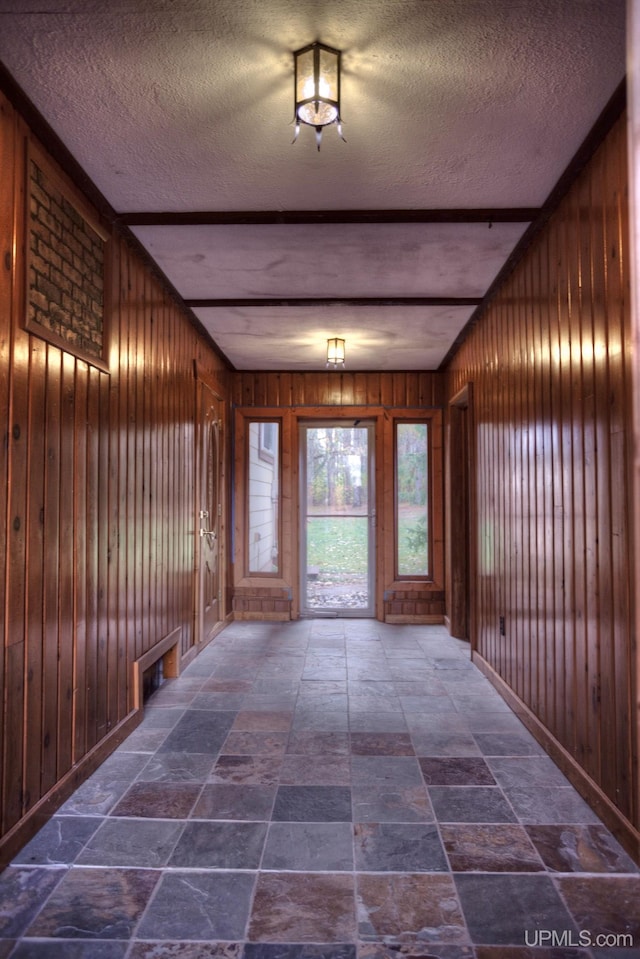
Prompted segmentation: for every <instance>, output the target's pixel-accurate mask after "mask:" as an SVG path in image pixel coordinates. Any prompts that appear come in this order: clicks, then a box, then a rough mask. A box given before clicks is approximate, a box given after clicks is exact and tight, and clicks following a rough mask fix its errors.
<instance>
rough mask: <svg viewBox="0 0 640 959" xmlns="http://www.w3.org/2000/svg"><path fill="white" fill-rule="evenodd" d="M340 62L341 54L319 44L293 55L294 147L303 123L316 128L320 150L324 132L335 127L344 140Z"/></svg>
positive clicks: (313, 44) (309, 46)
mask: <svg viewBox="0 0 640 959" xmlns="http://www.w3.org/2000/svg"><path fill="white" fill-rule="evenodd" d="M340 58H341V53H340V51H339V50H334V49H333V47H327V46H325V44H324V43H317V42H316V43H310V44H309V45H308V46H306V47H302V49H301V50H296V51H295V52H294V54H293V62H294V67H295V78H294V122H295V125H296V132H295V136H294V138H293V142H294V143H295V142H296V140H297V139H298V134H299V133H300V124H301V123H305V124H307V126H310V127H315V130H316V143H317V144H318V150H319V149H320V144H321V142H322V131H323V130H324V128H325V127H328V126H331V124H332V123H335V124H336V126H337V128H338V133H339V134H340V136H341V137H342V139H343V140H344V137H343V136H342V122H341V120H340Z"/></svg>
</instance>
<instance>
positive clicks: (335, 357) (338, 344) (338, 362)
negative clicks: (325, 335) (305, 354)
mask: <svg viewBox="0 0 640 959" xmlns="http://www.w3.org/2000/svg"><path fill="white" fill-rule="evenodd" d="M344 355H345V353H344V340H343V339H342V338H341V337H339V336H332V337H331V339H329V340H327V369H329V367H331V366H332V367H333V369H334V370H337V369H344Z"/></svg>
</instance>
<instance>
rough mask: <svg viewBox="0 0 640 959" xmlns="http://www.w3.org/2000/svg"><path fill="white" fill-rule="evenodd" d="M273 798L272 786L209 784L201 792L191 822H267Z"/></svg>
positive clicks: (274, 789)
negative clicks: (212, 820) (245, 820)
mask: <svg viewBox="0 0 640 959" xmlns="http://www.w3.org/2000/svg"><path fill="white" fill-rule="evenodd" d="M275 796H276V787H275V786H263V785H254V786H252V785H249V786H247V785H240V784H237V783H212V784H211V785H207V786H205V787H204V788H203V790H202V792H201V793H200V795H199V797H198V801H197V802H196V804H195V806H194V808H193V811H192V813H191V818H192V819H247V820H254V821H258V822H259V821H268V820H269V819H270V817H271V810H272V809H273V803H274V800H275Z"/></svg>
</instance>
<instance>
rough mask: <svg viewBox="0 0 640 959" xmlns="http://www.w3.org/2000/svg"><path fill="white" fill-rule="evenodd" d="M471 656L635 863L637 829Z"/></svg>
mask: <svg viewBox="0 0 640 959" xmlns="http://www.w3.org/2000/svg"><path fill="white" fill-rule="evenodd" d="M471 658H472V660H473V662H474V663H475V665H476V666H477V667H478V669H479V670H480V671H481V672H482V673H484V675H485V676H486V677H487V679H488V680H489V681H490V683H491V684H492V685H493V686H494V687H495V688H496V689H497V691H498V692H499V693H500V695H501V696H502V698H503V699H504V700H505V702H507V703H508V705H509V706H510V707H511V709H512V710H513V712H514V713H515V714H516V715H517V717H518V719H520V720H521V721H522V723H523V724H524V725H525V726H526V727H527V729H528V730H529V732H530V733H531V734H532V735H533V736H535V738H536V739H537V741H538V742H539V743H540V745H541V746H542V748H543V749H544V750H545V752H546V753H547V754H548V755H549V756H550V757H551V759H553V761H554V762H555V764H556V765H557V766H559V768H560V769H561V770H562V772H563V773H564V775H565V776H566V777H567V779H568V780H569V782H570V783H571V784H572V786H574V787H575V788H576V789H577V791H578V792H579V793H580V795H581V796H582V798H583V799H584V800H585V802H587V803H589V805H590V806H591V808H592V809H593V811H594V812H595V813H596V815H597V816H599V817H600V819H601V820H602V821H603V823H604V824H605V826H606V827H607V828H608V829H609V830H610V831H611V832H612V833H613V835H614V836H615V837H616V839H617V840H618V842H619V843H620V845H621V846H623V847H624V848H625V849H626V851H627V852H628V853H629V855H630V856H631V857H632V858H633V859H634V861H635V862H637V863H640V832H639V831H638V830H637V829H636V828H635V826H634V825H633V823H631V822H630V821H629V820H628V819H627V818H626V816H624V815H623V813H622V812H621V811H620V810H619V809H618V807H617V806H616V805H615V804H614V803H613V802H612V801H611V799H609V797H608V796H607V795H606V793H604V792H603V791H602V789H601V788H600V786H598V784H597V783H596V782H594V780H593V779H591V777H590V776H589V775H588V773H586V772H585V770H584V769H583V768H582V766H581V765H580V764H579V763H578V762H577V761H576V760H575V759H574V758H573V756H572V755H571V753H569V752H568V751H567V750H566V749H565V747H564V746H563V745H562V743H560V742H558V740H557V739H556V738H555V736H554V735H553V734H552V733H551V731H550V730H549V729H547V727H546V726H545V725H544V724H543V723H542V722H541V721H540V720H539V719H538V717H537V716H536V715H535V713H533V712H532V711H531V710H530V709H529V707H528V706H527V705H526V704H525V703H524V702H523V701H522V700H521V699H520V698H519V697H518V696H517V695H516V694H515V693H514V691H513V690H512V689H511V687H510V686H509V685H508V684H507V683H506V682H505V681H504V679H502V677H501V676H499V675H498V673H497V672H496V671H495V670H494V668H493V667H492V666H491V665H490V663H488V662H487V661H486V659H484V658H483V657H482V656H481V655H480V654H479V653H477V652H475V651H473V650H472V652H471Z"/></svg>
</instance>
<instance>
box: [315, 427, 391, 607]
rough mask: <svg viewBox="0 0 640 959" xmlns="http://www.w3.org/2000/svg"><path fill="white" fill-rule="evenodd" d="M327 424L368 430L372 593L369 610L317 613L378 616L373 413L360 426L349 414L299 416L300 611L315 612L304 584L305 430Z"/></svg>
mask: <svg viewBox="0 0 640 959" xmlns="http://www.w3.org/2000/svg"><path fill="white" fill-rule="evenodd" d="M323 426H326V427H328V428H330V429H331V428H337V429H350V428H354V429H366V431H367V489H368V512H367V544H368V545H367V590H368V595H369V605H368V606H367V610H366V612H363V611H362V610H361V609H356V610H354V611H349V610H347V609H342V608H340V609H335V610H332V609H329V610H323V611H321V610H318V611H317V615H318V616H320V617H322V616H323V615H325V616H326V615H329V616H331V615H332V614H333V613H334V612H335V616H336V618H338V619H349V618H354V619H357V618H362V619H376V614H377V609H378V602H377V600H378V562H377V556H378V553H377V540H378V498H377V488H378V485H377V479H378V477H377V456H376V453H377V447H378V445H379V444H378V442H377V438H378V430H379V422H378V417H375V416H369V417H362V418H359V419H358V420H357V426H355V425H354V421H353V420H352V419H351V418H346V417H340V416H338V417H330V418H327V419H324V418H317V417H316V418H306V417H303V416H297V417H296V439H297V443H298V448H297V453H298V490H297V495H298V510H297V514H298V536H297V542H298V547H299V549H298V582H297V594H298V609H299V613H300V615H304V616H311V615H312V613H311V611H310V610H309V609H307V608H306V606H305V591H306V590H305V584H304V573H305V571H306V556H305V555H304V554H305V550H306V545H307V537H306V533H305V532H304V526H305V523H306V518H307V516H306V512H305V508H306V505H307V495H306V492H305V488H304V487H305V481H306V475H307V469H308V464H307V462H306V461H305V455H304V454H305V452H306V448H307V446H306V438H305V440H304V442H303V440H302V433H303V431H305V432H306V431H307V430H310V429H319V428H321V427H323Z"/></svg>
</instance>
